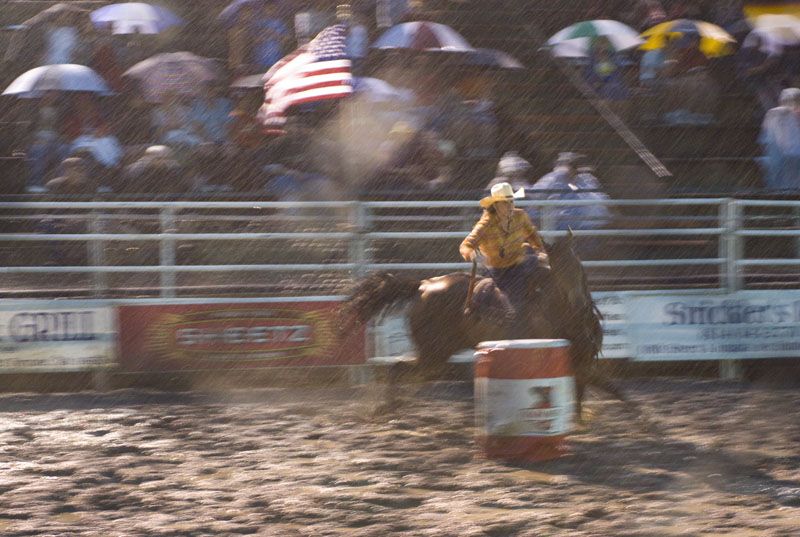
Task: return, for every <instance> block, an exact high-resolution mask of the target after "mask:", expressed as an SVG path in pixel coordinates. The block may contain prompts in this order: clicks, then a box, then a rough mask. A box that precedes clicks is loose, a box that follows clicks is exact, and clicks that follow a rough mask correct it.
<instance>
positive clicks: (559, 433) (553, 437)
mask: <svg viewBox="0 0 800 537" xmlns="http://www.w3.org/2000/svg"><path fill="white" fill-rule="evenodd" d="M475 359H476V362H475V424H476V427H477V442H478V445H479V446H480V447H481V449H482V450H483V452H484V454H485V455H486V456H487V457H489V458H493V459H503V460H513V461H543V460H549V459H554V458H557V457H560V456H561V455H563V454H565V453H566V437H567V434H568V433H569V432H570V431H571V430H572V425H573V423H572V422H573V416H574V414H575V379H574V377H573V374H572V368H571V365H570V363H571V362H570V349H569V341H567V340H566V339H515V340H508V341H484V342H482V343H480V344H479V345H478V350H477V351H476V353H475Z"/></svg>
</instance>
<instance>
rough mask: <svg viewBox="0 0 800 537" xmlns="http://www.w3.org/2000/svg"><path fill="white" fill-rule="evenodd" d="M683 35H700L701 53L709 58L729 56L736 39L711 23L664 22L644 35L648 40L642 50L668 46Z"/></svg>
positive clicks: (681, 20)
mask: <svg viewBox="0 0 800 537" xmlns="http://www.w3.org/2000/svg"><path fill="white" fill-rule="evenodd" d="M681 35H699V36H700V51H701V52H702V53H703V54H705V55H706V56H707V57H709V58H715V57H718V56H727V55H728V54H731V53H732V52H733V50H732V45H733V44H734V43H736V39H734V38H733V36H732V35H731V34H729V33H728V32H726V31H725V30H723V29H722V28H720V27H719V26H717V25H716V24H711V23H710V22H704V21H696V20H688V19H677V20H674V21H667V22H662V23H661V24H657V25H656V26H653V27H652V28H650V29H649V30H646V31H645V32H643V33H642V37H643V38H645V39H646V41H645V43H644V45H642V46H641V47H640V48H641V49H642V50H656V49H660V48H664V47H666V46H667V42H668V41H669V39H670V38H672V37H676V36H681Z"/></svg>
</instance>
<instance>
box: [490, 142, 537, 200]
mask: <svg viewBox="0 0 800 537" xmlns="http://www.w3.org/2000/svg"><path fill="white" fill-rule="evenodd" d="M532 172H533V167H532V166H531V163H530V162H528V161H527V160H525V159H524V158H522V157H520V156H519V153H517V152H516V151H508V152H507V153H506V154H504V155H503V158H501V159H500V162H498V163H497V172H496V173H495V178H494V179H492V180H491V181H490V182H489V184H488V185H486V188H487V190H491V188H492V187H493V186H494V185H496V184H498V183H508V184H510V185H511V186H512V187H514V190H515V191H516V190H519V189H520V188H523V189H529V188H531V173H532Z"/></svg>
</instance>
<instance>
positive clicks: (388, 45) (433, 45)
mask: <svg viewBox="0 0 800 537" xmlns="http://www.w3.org/2000/svg"><path fill="white" fill-rule="evenodd" d="M372 48H376V49H384V50H386V49H409V50H417V51H431V50H434V51H436V50H440V51H446V52H473V51H474V50H475V49H474V48H472V45H470V44H469V43H468V42H467V40H466V39H464V37H463V36H462V35H461V34H459V33H458V32H456V31H455V30H453V29H452V28H450V27H449V26H446V25H444V24H439V23H436V22H427V21H416V22H404V23H402V24H398V25H396V26H392V27H391V28H389V29H388V30H386V32H384V33H383V35H381V36H380V37H379V38H378V39H377V40H376V41H375V43H373V45H372Z"/></svg>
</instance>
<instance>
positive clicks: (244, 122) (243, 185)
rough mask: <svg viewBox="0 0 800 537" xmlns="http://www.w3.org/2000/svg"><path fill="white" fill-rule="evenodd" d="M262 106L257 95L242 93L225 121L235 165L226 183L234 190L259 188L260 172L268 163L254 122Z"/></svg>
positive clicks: (259, 129) (258, 125)
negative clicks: (226, 121)
mask: <svg viewBox="0 0 800 537" xmlns="http://www.w3.org/2000/svg"><path fill="white" fill-rule="evenodd" d="M262 102H263V98H262V96H261V93H260V92H256V91H252V90H243V91H241V92H240V93H239V95H238V96H237V99H236V107H235V108H234V109H233V110H232V111H231V113H230V115H229V121H228V140H230V142H231V144H232V149H233V151H232V158H233V159H234V160H235V165H233V166H230V167H229V172H228V175H229V182H230V184H231V185H232V186H233V187H234V188H235V189H236V190H242V191H248V192H250V191H255V190H256V188H260V187H261V185H260V184H259V183H260V181H261V173H260V172H261V168H262V167H263V166H265V165H266V164H268V163H269V150H268V148H267V140H266V137H265V135H264V133H263V126H262V125H261V122H260V121H259V120H258V118H257V113H258V109H259V107H260V106H261V103H262Z"/></svg>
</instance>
